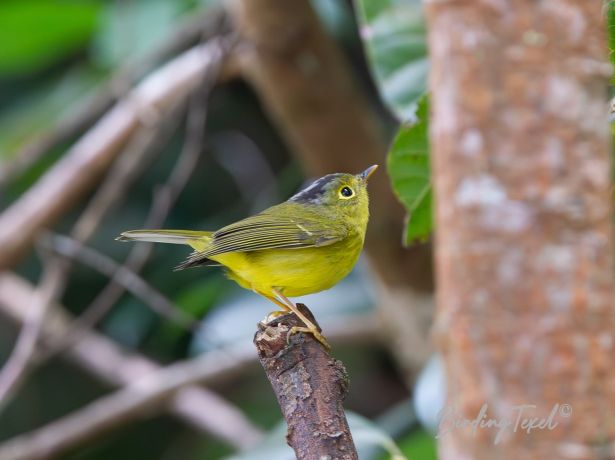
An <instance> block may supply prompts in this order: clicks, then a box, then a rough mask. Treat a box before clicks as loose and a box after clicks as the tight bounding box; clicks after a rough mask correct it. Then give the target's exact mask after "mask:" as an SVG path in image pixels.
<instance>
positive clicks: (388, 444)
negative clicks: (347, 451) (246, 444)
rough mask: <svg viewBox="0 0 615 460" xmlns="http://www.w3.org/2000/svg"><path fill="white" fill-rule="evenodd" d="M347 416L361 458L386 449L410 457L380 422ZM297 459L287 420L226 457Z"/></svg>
mask: <svg viewBox="0 0 615 460" xmlns="http://www.w3.org/2000/svg"><path fill="white" fill-rule="evenodd" d="M346 417H347V419H348V425H349V427H350V432H351V433H352V438H353V440H354V442H355V445H356V447H357V451H358V453H359V458H360V459H362V460H370V459H376V458H381V453H382V451H384V452H386V454H387V456H386V457H385V458H388V459H391V460H406V457H405V456H404V455H403V453H402V451H401V450H400V449H399V448H398V447H397V445H396V444H395V441H393V439H391V437H390V436H389V435H388V434H387V433H386V432H384V431H383V430H382V429H381V428H380V427H379V426H378V425H376V424H375V423H373V422H371V421H370V420H368V419H367V418H365V417H363V416H361V415H358V414H355V413H353V412H348V411H346ZM294 458H295V455H294V453H293V451H292V450H291V448H290V447H289V446H288V445H287V444H286V423H285V422H284V421H282V422H280V423H279V424H278V425H277V426H276V427H275V428H274V429H273V430H271V431H270V432H269V434H268V435H267V436H266V437H265V439H264V440H263V441H262V442H261V443H260V444H259V445H257V446H255V447H253V448H251V449H250V450H249V451H246V452H244V453H241V454H237V455H234V456H231V457H227V458H226V460H293V459H294ZM415 458H421V457H415ZM421 460H422V458H421Z"/></svg>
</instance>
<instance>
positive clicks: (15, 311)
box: [0, 272, 261, 460]
mask: <svg viewBox="0 0 615 460" xmlns="http://www.w3.org/2000/svg"><path fill="white" fill-rule="evenodd" d="M33 294H34V289H33V288H32V286H31V285H30V284H29V283H28V282H27V281H25V280H23V279H22V278H20V277H18V276H16V275H13V274H10V273H6V272H5V273H3V274H0V314H1V315H3V316H6V317H8V318H9V319H10V320H11V321H13V322H15V323H17V324H22V323H23V322H24V321H26V313H25V312H24V309H23V305H24V304H26V303H27V302H28V301H29V300H30V299H31V297H32V295H33ZM62 311H63V309H62V308H56V309H54V310H53V314H52V315H50V316H49V317H48V318H47V320H46V321H45V323H44V324H42V331H41V332H42V333H41V338H42V340H43V342H44V343H45V344H53V343H55V342H56V341H57V340H58V339H59V338H60V337H63V336H64V335H66V334H67V333H68V331H69V320H68V318H67V315H65V314H63V313H62ZM66 353H67V355H66V356H67V357H68V358H69V359H70V360H72V361H73V362H74V363H75V364H77V365H78V366H79V367H81V368H82V369H84V370H86V371H88V372H89V373H91V374H93V375H94V376H96V377H97V378H99V379H101V380H102V381H104V382H106V383H108V384H111V385H115V386H124V385H128V384H130V383H131V382H135V381H136V380H137V379H138V378H140V377H142V376H144V375H150V374H152V373H155V372H157V371H159V370H160V367H159V366H158V365H157V364H155V363H154V362H153V361H151V360H149V359H147V358H145V357H143V356H141V355H139V354H137V353H128V352H126V351H125V350H122V349H121V348H120V347H119V346H118V345H117V344H115V343H114V342H113V341H111V340H109V339H107V338H105V337H104V336H102V335H100V334H97V333H95V332H93V331H88V332H86V333H85V334H84V336H83V337H82V339H81V341H80V342H79V344H78V345H72V346H70V347H69V348H68V349H67V350H66ZM34 359H36V356H35V358H34ZM223 360H224V361H226V362H227V364H228V367H226V368H225V369H224V372H221V373H220V374H218V375H215V373H214V374H211V375H210V379H211V380H210V381H216V380H217V381H223V380H227V379H231V378H233V376H235V375H237V373H240V372H244V371H245V370H246V369H247V368H248V367H249V364H250V363H254V362H255V357H254V352H253V351H252V350H251V349H250V348H249V347H245V348H244V349H243V351H242V350H239V349H237V350H235V351H233V352H231V353H226V354H225V355H224V358H223ZM207 380H208V379H207V378H204V379H203V380H201V382H202V383H205V382H206V381H207ZM168 407H169V409H170V411H171V412H172V413H174V414H175V415H176V416H179V417H180V418H182V419H183V420H185V421H187V422H188V423H190V424H191V425H192V426H194V427H195V428H196V429H198V430H201V431H203V432H206V433H211V434H212V435H214V436H215V437H217V438H220V439H222V440H224V441H226V442H228V443H229V444H231V445H232V446H235V447H237V448H242V449H243V448H247V447H249V446H251V445H253V444H254V443H255V442H256V441H257V440H258V439H260V437H261V432H260V430H259V429H258V428H256V427H255V426H254V425H252V424H251V422H250V421H249V420H247V419H246V418H245V416H244V415H243V414H242V413H241V412H240V411H239V410H238V409H237V408H235V407H234V406H232V405H230V404H229V403H228V402H226V401H225V400H224V399H222V398H220V397H219V396H218V395H216V394H215V393H213V392H211V391H210V390H207V389H205V388H202V387H198V386H190V385H188V386H185V387H183V389H181V390H180V391H178V392H177V393H176V394H175V395H174V396H173V397H172V398H171V399H170V400H169V405H168ZM39 447H40V446H39ZM39 447H36V448H35V449H34V448H33V449H34V450H33V451H28V452H24V451H23V450H21V451H20V452H21V453H22V454H23V455H24V457H22V458H35V457H32V456H30V457H26V456H25V455H29V454H32V455H34V454H35V453H36V452H40V450H39ZM0 452H3V453H6V452H7V450H1V449H0ZM13 452H15V451H13ZM2 455H3V454H0V458H2V459H3V460H6V459H9V458H13V457H4V456H2ZM20 455H21V454H20ZM37 455H38V454H37Z"/></svg>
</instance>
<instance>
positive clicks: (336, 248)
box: [212, 235, 363, 297]
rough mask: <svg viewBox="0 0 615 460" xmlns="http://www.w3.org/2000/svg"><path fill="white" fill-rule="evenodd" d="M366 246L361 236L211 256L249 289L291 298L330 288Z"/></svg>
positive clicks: (342, 276)
mask: <svg viewBox="0 0 615 460" xmlns="http://www.w3.org/2000/svg"><path fill="white" fill-rule="evenodd" d="M362 246H363V238H362V236H360V235H357V236H349V237H347V238H345V239H344V240H343V241H340V242H337V243H334V244H331V245H329V246H321V247H313V248H302V249H268V250H264V251H251V252H233V253H225V254H219V255H217V256H214V257H212V259H213V260H215V261H216V262H219V263H221V264H222V265H224V266H226V268H227V269H228V271H227V275H228V277H229V278H231V279H232V280H234V281H236V282H237V283H238V284H239V285H240V286H242V287H244V288H246V289H252V290H254V291H256V292H259V293H261V294H266V295H270V296H273V294H272V292H271V290H272V288H275V289H277V290H279V291H280V292H282V293H283V294H284V295H286V296H289V297H294V296H302V295H307V294H312V293H315V292H319V291H323V290H325V289H329V288H330V287H332V286H334V285H335V284H336V283H338V282H339V281H340V280H341V279H342V278H344V277H345V276H346V275H347V274H348V273H350V271H351V270H352V267H353V266H354V265H355V263H356V262H357V259H358V258H359V254H360V253H361V249H362Z"/></svg>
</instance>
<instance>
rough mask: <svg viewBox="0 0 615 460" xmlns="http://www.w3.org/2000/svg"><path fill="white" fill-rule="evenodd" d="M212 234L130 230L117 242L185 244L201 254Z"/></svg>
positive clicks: (187, 231) (189, 231) (195, 231)
mask: <svg viewBox="0 0 615 460" xmlns="http://www.w3.org/2000/svg"><path fill="white" fill-rule="evenodd" d="M211 235H212V232H203V231H197V230H130V231H127V232H123V233H122V234H121V235H120V236H119V237H118V238H117V240H118V241H145V242H150V243H170V244H185V245H188V246H191V247H192V249H194V250H195V251H198V252H202V251H204V250H205V248H206V247H207V246H208V245H209V242H210V241H211Z"/></svg>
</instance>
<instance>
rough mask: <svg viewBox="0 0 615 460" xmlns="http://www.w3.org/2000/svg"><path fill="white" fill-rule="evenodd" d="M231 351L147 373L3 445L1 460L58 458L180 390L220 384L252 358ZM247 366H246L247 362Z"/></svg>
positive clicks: (241, 351)
mask: <svg viewBox="0 0 615 460" xmlns="http://www.w3.org/2000/svg"><path fill="white" fill-rule="evenodd" d="M240 353H241V354H235V352H233V351H229V350H219V351H214V352H209V353H206V354H204V355H201V356H199V357H197V358H194V359H192V360H188V361H183V362H179V363H176V364H172V365H170V366H167V367H165V368H162V369H160V370H158V371H155V372H151V373H148V374H147V375H145V376H143V377H141V378H138V379H137V380H135V381H133V382H131V383H130V384H128V385H127V386H126V387H125V388H122V389H121V390H118V391H116V392H115V393H112V394H111V395H109V396H104V397H102V398H100V399H98V400H96V401H94V402H92V403H90V404H88V405H87V406H85V407H83V408H81V409H78V410H76V411H74V412H73V413H71V414H69V415H66V416H64V417H61V418H59V419H57V420H54V421H53V422H51V423H49V424H47V425H45V426H42V427H41V428H38V429H36V430H34V431H32V432H30V433H27V434H24V435H20V436H17V437H15V438H13V439H10V440H8V441H6V442H5V443H3V444H2V445H0V459H3V460H5V459H6V460H9V459H10V460H35V459H41V458H48V457H50V456H52V455H53V456H57V455H59V454H61V453H62V452H65V451H66V450H67V449H69V448H74V447H76V446H78V445H81V444H83V443H84V442H86V441H88V440H90V439H93V438H95V437H97V436H100V435H101V434H103V433H105V432H107V431H109V430H111V429H118V428H119V427H120V426H122V425H125V424H127V423H129V422H132V421H134V420H135V419H137V418H138V417H140V416H142V415H143V414H144V413H148V414H149V413H151V411H152V410H153V409H156V408H157V409H162V408H163V407H164V405H165V404H166V402H167V401H168V400H169V399H170V398H171V397H172V396H173V395H175V394H176V393H177V392H178V391H180V390H182V389H184V388H186V387H187V386H189V385H193V384H195V383H203V382H215V381H216V380H218V379H223V378H224V376H225V374H227V373H234V372H236V368H237V366H243V365H244V364H245V363H248V362H252V361H253V358H252V357H251V356H250V357H247V359H246V355H245V351H244V349H242V350H240ZM244 361H245V362H244Z"/></svg>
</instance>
